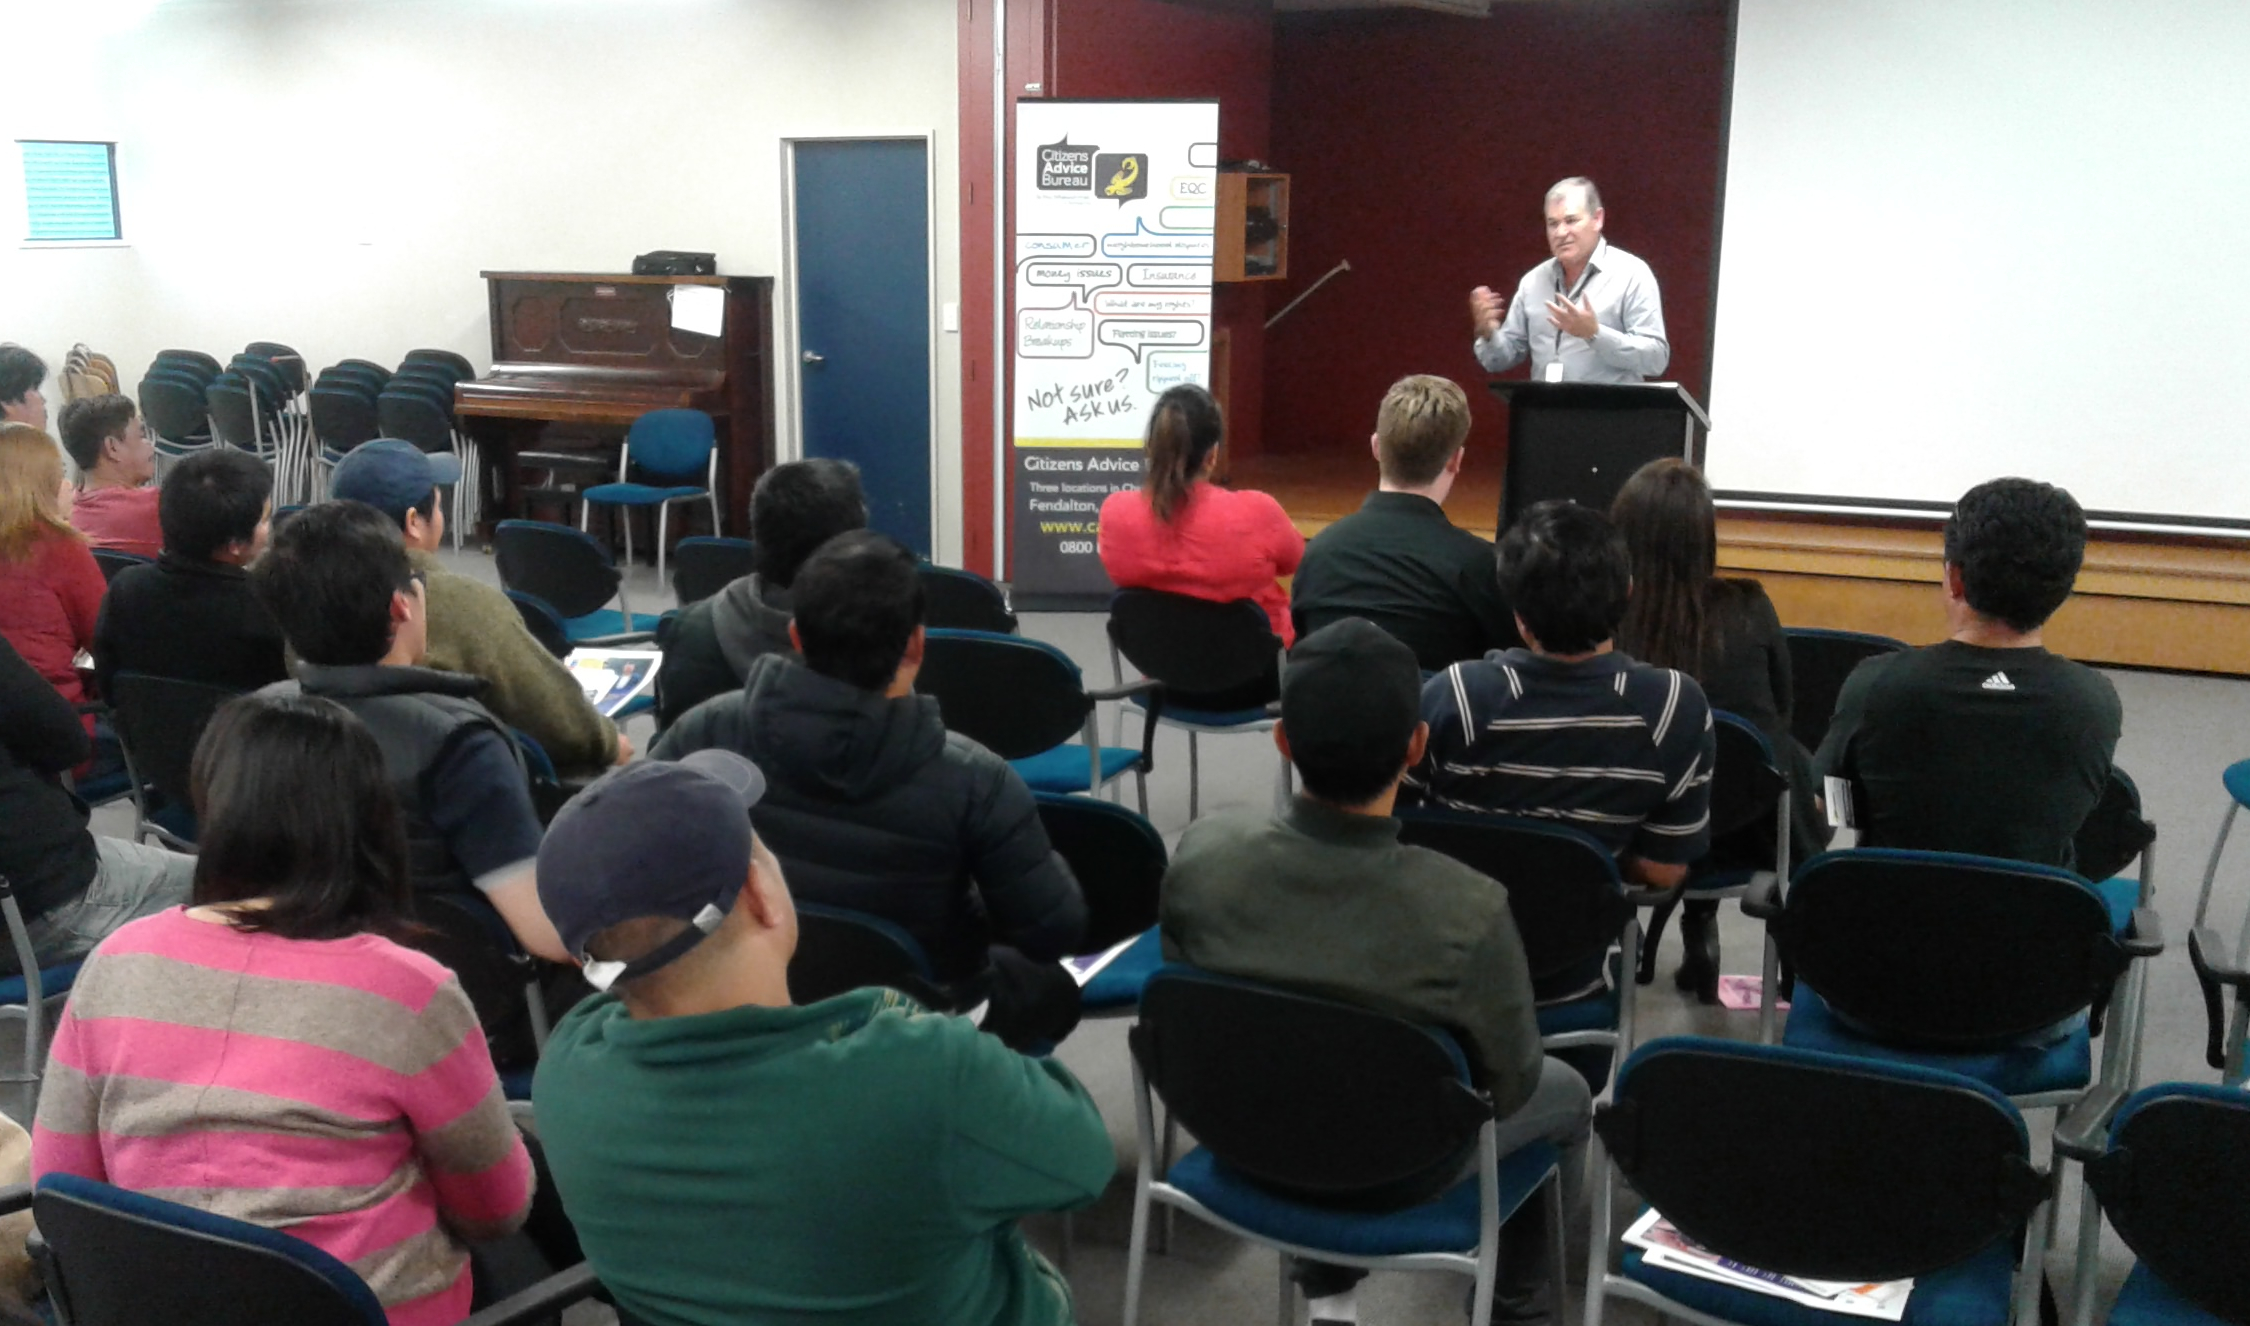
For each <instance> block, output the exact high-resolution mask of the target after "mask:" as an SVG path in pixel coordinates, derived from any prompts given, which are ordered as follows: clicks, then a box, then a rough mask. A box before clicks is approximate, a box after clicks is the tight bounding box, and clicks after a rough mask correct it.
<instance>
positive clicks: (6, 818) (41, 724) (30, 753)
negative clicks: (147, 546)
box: [0, 640, 195, 976]
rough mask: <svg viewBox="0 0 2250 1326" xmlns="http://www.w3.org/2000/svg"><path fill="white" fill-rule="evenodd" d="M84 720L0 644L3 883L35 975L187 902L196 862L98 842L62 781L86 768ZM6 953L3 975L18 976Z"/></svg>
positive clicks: (3, 950) (6, 949) (1, 949)
mask: <svg viewBox="0 0 2250 1326" xmlns="http://www.w3.org/2000/svg"><path fill="white" fill-rule="evenodd" d="M89 748H90V747H89V743H88V741H87V737H86V729H85V727H84V725H83V724H81V723H80V722H79V721H78V712H77V711H76V710H75V709H73V708H71V706H70V704H69V703H68V702H67V701H65V700H64V699H63V698H62V697H61V696H60V695H57V694H56V693H55V688H54V687H53V686H51V685H49V684H48V683H47V682H46V681H45V679H43V678H41V677H40V675H39V674H38V673H37V672H34V671H32V669H31V665H30V664H28V663H26V662H24V660H23V656H22V655H20V654H18V653H17V652H16V651H15V649H14V647H13V646H11V645H9V644H8V643H7V642H6V641H5V640H0V876H6V877H7V880H8V882H9V884H11V885H13V886H14V888H15V893H16V905H17V906H18V907H20V908H22V909H23V919H24V927H25V928H26V929H27V930H29V931H30V932H31V948H32V952H33V953H34V954H35V955H36V956H37V958H38V960H39V965H40V966H42V967H53V966H56V965H59V964H61V963H65V962H69V961H71V960H72V959H74V958H80V957H84V956H85V955H86V953H87V952H88V951H89V950H91V949H92V948H93V947H94V945H95V944H97V943H100V942H101V940H102V937H103V936H105V935H107V934H108V933H109V932H110V931H112V930H115V929H116V928H117V927H119V926H121V925H123V924H125V923H126V922H127V921H130V920H133V919H134V918H136V917H141V916H146V915H148V914H149V913H150V912H156V911H162V910H163V909H164V908H166V907H171V906H174V905H176V904H179V903H182V902H185V901H187V896H188V889H189V886H190V885H191V884H192V883H193V882H194V871H195V858H194V857H191V856H182V855H180V854H179V853H177V852H167V851H165V850H163V849H162V848H158V847H149V846H146V845H144V844H141V843H134V842H127V841H125V840H124V839H122V838H107V837H97V836H96V835H95V834H94V833H92V832H91V831H90V830H88V828H87V827H86V823H87V810H86V803H85V802H83V801H81V800H79V799H78V798H77V797H76V796H75V795H73V794H72V793H71V791H70V789H69V788H67V787H65V786H63V775H64V774H66V773H68V772H69V771H70V770H71V769H73V768H76V767H77V766H78V765H80V764H82V763H84V762H85V760H86V754H87V751H88V750H89ZM18 969H19V968H18V964H17V961H16V953H15V949H14V948H13V947H12V946H10V945H6V944H0V973H5V974H7V975H11V976H12V975H15V974H17V972H18Z"/></svg>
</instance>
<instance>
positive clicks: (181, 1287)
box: [0, 1174, 601, 1326]
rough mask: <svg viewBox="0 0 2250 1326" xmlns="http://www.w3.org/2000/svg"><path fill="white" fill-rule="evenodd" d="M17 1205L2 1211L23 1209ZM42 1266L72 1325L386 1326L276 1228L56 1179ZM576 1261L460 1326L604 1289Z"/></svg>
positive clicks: (42, 1198) (41, 1189) (514, 1320)
mask: <svg viewBox="0 0 2250 1326" xmlns="http://www.w3.org/2000/svg"><path fill="white" fill-rule="evenodd" d="M23 1204H24V1201H23V1199H22V1198H20V1197H12V1196H11V1197H7V1198H0V1210H4V1209H21V1207H22V1205H23ZM28 1204H29V1205H30V1207H31V1210H32V1212H33V1214H34V1215H35V1216H36V1217H37V1219H38V1222H39V1235H38V1237H39V1239H40V1240H41V1243H42V1245H43V1246H41V1248H40V1257H39V1259H40V1263H41V1268H42V1269H43V1270H44V1271H45V1273H46V1280H47V1288H48V1291H49V1292H50V1293H51V1294H53V1296H54V1299H55V1305H56V1308H57V1310H58V1315H59V1316H60V1317H61V1318H62V1320H63V1321H65V1322H67V1323H69V1326H141V1323H147V1322H163V1323H165V1326H384V1323H385V1321H386V1320H387V1319H386V1317H385V1315H384V1312H383V1305H382V1303H381V1302H380V1301H378V1300H377V1299H376V1297H375V1291H374V1290H372V1289H370V1288H369V1287H368V1286H367V1282H366V1281H364V1280H362V1279H360V1278H359V1276H358V1275H357V1274H355V1273H354V1272H353V1271H352V1269H351V1268H350V1267H349V1266H346V1265H345V1264H344V1263H343V1262H341V1261H338V1260H337V1259H336V1258H335V1257H333V1256H330V1255H329V1254H328V1253H326V1252H323V1251H321V1250H320V1249H319V1248H316V1247H314V1246H313V1245H312V1244H310V1243H307V1242H305V1241H304V1240H302V1239H299V1238H296V1237H294V1236H292V1235H289V1234H284V1233H282V1232H281V1231H279V1230H274V1229H267V1228H266V1227H264V1226H262V1225H253V1224H250V1223H248V1222H247V1221H242V1220H235V1219H232V1218H230V1217H227V1216H222V1215H214V1214H212V1213H211V1212H208V1211H202V1210H198V1209H196V1208H195V1207H191V1206H181V1205H179V1204H178V1203H176V1202H167V1201H163V1200H161V1199H159V1198H155V1197H149V1196H146V1195H144V1194H141V1193H136V1192H128V1191H126V1190H125V1189H123V1188H117V1187H112V1186H111V1185H109V1184H106V1183H98V1182H95V1181H94V1180H92V1179H82V1178H79V1177H78V1176H77V1175H74V1174H49V1175H48V1176H46V1177H45V1178H43V1179H41V1180H40V1181H39V1186H38V1187H37V1188H36V1189H34V1190H31V1192H30V1196H29V1203H28ZM600 1287H601V1286H600V1282H599V1281H597V1280H596V1279H595V1278H594V1273H593V1270H592V1268H590V1267H588V1266H587V1265H586V1264H585V1263H583V1262H581V1263H580V1264H578V1265H577V1266H574V1267H571V1268H570V1269H569V1270H566V1271H560V1272H557V1273H556V1274H554V1275H551V1276H548V1277H547V1278H546V1279H544V1280H541V1281H539V1282H538V1283H537V1284H535V1285H533V1286H531V1287H530V1288H528V1289H526V1290H524V1291H523V1292H522V1293H519V1294H515V1295H512V1296H510V1297H508V1298H506V1299H503V1300H502V1301H500V1302H498V1303H495V1304H493V1305H492V1306H490V1307H488V1308H486V1309H484V1310H483V1311H481V1312H478V1313H475V1314H474V1315H472V1316H470V1317H469V1318H468V1319H467V1320H466V1321H464V1322H463V1323H462V1326H519V1324H521V1323H530V1322H535V1321H540V1320H543V1319H547V1318H550V1317H552V1316H553V1315H554V1314H555V1313H556V1312H558V1311H560V1310H561V1309H562V1308H563V1307H565V1306H567V1305H569V1304H571V1303H575V1302H578V1301H579V1300H580V1299H584V1298H588V1297H591V1296H592V1295H593V1294H594V1293H595V1292H597V1291H598V1290H599V1289H600Z"/></svg>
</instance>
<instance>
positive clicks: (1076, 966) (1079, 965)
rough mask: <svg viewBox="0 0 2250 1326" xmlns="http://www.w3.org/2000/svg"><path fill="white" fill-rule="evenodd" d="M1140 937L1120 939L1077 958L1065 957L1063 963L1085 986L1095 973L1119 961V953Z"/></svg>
mask: <svg viewBox="0 0 2250 1326" xmlns="http://www.w3.org/2000/svg"><path fill="white" fill-rule="evenodd" d="M1139 938H1140V936H1139V935H1134V936H1133V937H1132V938H1131V939H1121V940H1118V941H1117V942H1116V943H1115V944H1112V945H1110V946H1109V947H1108V948H1105V949H1103V950H1102V951H1101V952H1099V953H1088V954H1086V955H1085V956H1083V957H1077V958H1064V959H1063V960H1062V965H1063V966H1064V967H1065V968H1067V969H1069V971H1070V974H1071V975H1072V976H1073V977H1075V978H1077V981H1078V984H1079V985H1081V986H1083V985H1085V984H1086V982H1088V981H1090V980H1093V979H1094V975H1095V973H1097V972H1099V971H1100V970H1101V969H1102V968H1104V967H1107V966H1108V965H1109V964H1111V963H1112V962H1115V961H1117V955H1118V954H1120V953H1123V952H1124V951H1125V950H1126V949H1129V948H1131V947H1132V946H1133V944H1134V941H1135V940H1138V939H1139Z"/></svg>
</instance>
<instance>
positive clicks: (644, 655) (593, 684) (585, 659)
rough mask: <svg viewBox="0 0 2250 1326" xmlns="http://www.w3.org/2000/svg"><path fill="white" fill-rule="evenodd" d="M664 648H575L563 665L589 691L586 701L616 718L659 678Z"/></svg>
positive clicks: (603, 712) (602, 714) (600, 712)
mask: <svg viewBox="0 0 2250 1326" xmlns="http://www.w3.org/2000/svg"><path fill="white" fill-rule="evenodd" d="M663 661H664V651H663V650H661V649H573V650H572V651H570V657H569V658H567V659H564V660H563V665H564V666H565V667H568V668H569V669H570V675H571V676H572V677H573V678H575V679H576V680H577V682H578V684H579V686H580V687H582V688H583V689H584V690H585V692H586V702H587V703H588V704H590V705H592V706H594V712H596V713H598V714H600V715H601V716H602V717H604V718H614V717H616V716H617V711H618V710H620V709H623V708H624V707H625V706H626V705H627V704H628V703H630V702H631V701H632V700H633V699H634V698H636V697H637V696H639V695H640V694H641V692H643V691H645V690H647V689H648V688H649V684H650V683H651V682H654V681H655V680H656V665H657V664H659V663H661V662H663Z"/></svg>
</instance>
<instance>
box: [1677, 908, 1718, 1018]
mask: <svg viewBox="0 0 2250 1326" xmlns="http://www.w3.org/2000/svg"><path fill="white" fill-rule="evenodd" d="M1680 944H1681V947H1682V948H1684V949H1685V950H1686V953H1685V956H1683V957H1682V958H1681V959H1680V970H1679V973H1678V974H1677V975H1676V976H1674V977H1673V978H1672V979H1673V982H1674V983H1675V984H1677V985H1678V986H1679V987H1680V988H1681V989H1682V990H1693V991H1695V997H1696V998H1697V999H1698V1000H1700V1001H1701V1002H1703V1003H1706V1004H1716V1003H1718V1002H1719V902H1718V899H1716V898H1712V899H1708V900H1701V899H1694V898H1690V899H1688V900H1687V901H1686V902H1684V903H1682V904H1681V906H1680Z"/></svg>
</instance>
